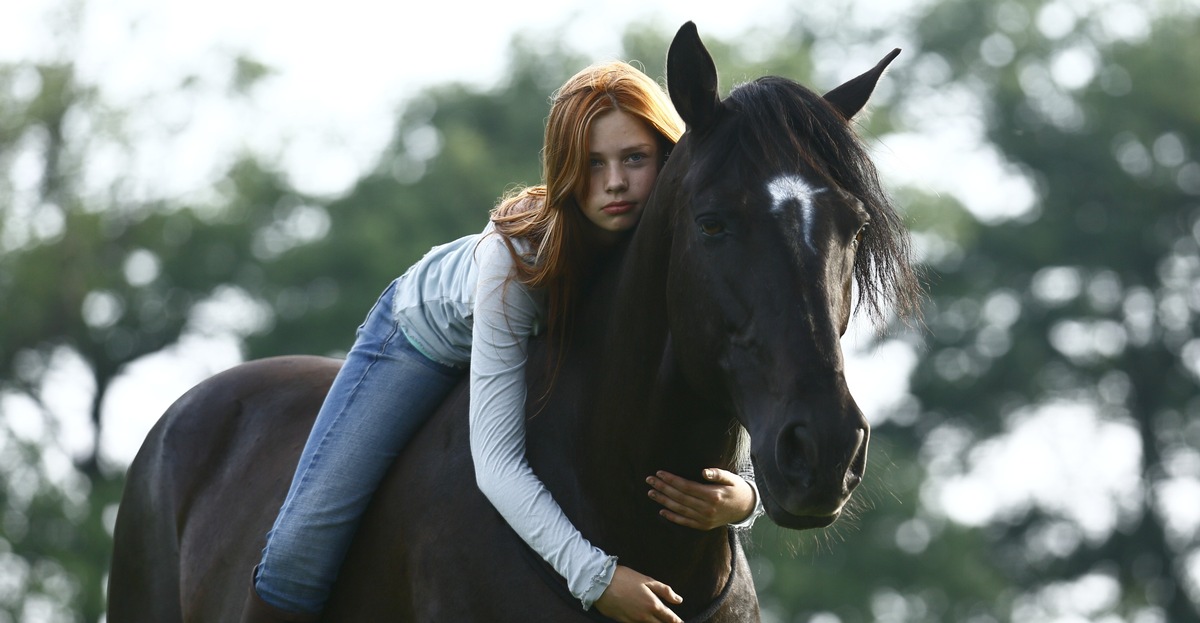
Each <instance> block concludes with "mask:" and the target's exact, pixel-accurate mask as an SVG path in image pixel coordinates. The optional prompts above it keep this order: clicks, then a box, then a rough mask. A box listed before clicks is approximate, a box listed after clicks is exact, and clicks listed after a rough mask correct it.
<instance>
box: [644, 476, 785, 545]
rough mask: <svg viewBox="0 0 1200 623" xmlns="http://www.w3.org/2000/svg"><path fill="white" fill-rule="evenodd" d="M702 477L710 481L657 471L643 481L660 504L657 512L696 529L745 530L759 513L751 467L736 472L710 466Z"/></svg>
mask: <svg viewBox="0 0 1200 623" xmlns="http://www.w3.org/2000/svg"><path fill="white" fill-rule="evenodd" d="M704 479H705V480H707V481H709V482H710V483H712V484H705V483H702V482H696V481H694V480H688V479H686V478H683V477H681V476H677V475H675V474H672V473H670V472H666V471H659V472H658V473H656V474H655V475H653V476H650V477H648V478H646V484H648V485H650V487H651V489H650V491H649V492H648V494H649V496H650V499H652V500H654V501H656V502H658V503H659V504H662V505H663V510H661V511H659V514H660V515H662V516H663V517H665V518H666V519H668V520H670V521H673V522H675V523H677V524H679V525H681V526H687V527H689V528H695V529H697V530H712V529H714V528H719V527H723V526H730V527H732V528H735V529H739V530H744V529H749V528H750V527H751V526H753V525H754V520H755V519H757V518H758V516H759V515H761V514H762V513H763V509H762V501H761V500H760V499H759V497H758V487H756V486H755V484H754V474H753V471H752V470H749V471H746V472H743V474H742V475H738V474H735V473H733V472H730V471H726V470H723V469H718V468H715V467H712V468H708V469H706V470H704Z"/></svg>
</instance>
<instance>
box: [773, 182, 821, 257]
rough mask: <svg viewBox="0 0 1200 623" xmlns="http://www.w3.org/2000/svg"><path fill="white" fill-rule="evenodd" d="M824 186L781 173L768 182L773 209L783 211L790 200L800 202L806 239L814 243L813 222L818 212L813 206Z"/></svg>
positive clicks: (778, 212) (809, 242)
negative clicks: (814, 184) (817, 186)
mask: <svg viewBox="0 0 1200 623" xmlns="http://www.w3.org/2000/svg"><path fill="white" fill-rule="evenodd" d="M824 191H825V189H824V188H813V187H812V186H810V185H809V184H808V182H806V181H805V180H804V178H802V177H800V176H799V175H781V176H779V177H777V178H775V179H773V180H771V181H770V182H768V183H767V192H768V193H770V194H771V211H772V212H775V213H776V214H781V213H783V207H784V206H785V205H787V203H788V202H789V201H795V202H796V203H798V204H800V214H801V216H802V218H803V227H804V241H805V242H807V243H808V244H809V246H812V244H813V233H812V228H813V223H814V222H816V214H815V213H814V208H813V197H815V196H817V195H818V194H820V193H822V192H824Z"/></svg>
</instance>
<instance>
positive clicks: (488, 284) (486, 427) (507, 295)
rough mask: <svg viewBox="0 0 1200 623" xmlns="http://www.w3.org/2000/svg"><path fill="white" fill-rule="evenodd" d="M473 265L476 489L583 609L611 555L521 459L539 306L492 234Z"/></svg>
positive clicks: (610, 570)
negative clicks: (513, 279)
mask: <svg viewBox="0 0 1200 623" xmlns="http://www.w3.org/2000/svg"><path fill="white" fill-rule="evenodd" d="M476 254H477V255H476V257H477V262H478V265H479V272H478V286H477V288H476V295H475V311H474V329H473V334H472V344H471V372H470V377H471V406H470V426H471V455H472V457H473V458H474V461H475V479H476V482H477V483H478V484H479V489H480V490H481V491H482V492H483V494H484V495H485V496H487V498H488V500H490V501H491V503H492V505H494V506H495V507H496V510H498V511H499V512H500V514H501V515H502V516H503V517H504V519H505V521H507V522H508V524H509V525H510V526H512V528H513V530H515V531H516V533H517V534H518V535H519V536H520V537H521V538H522V539H523V540H524V541H525V542H526V543H527V544H529V546H530V547H531V548H532V549H533V550H534V551H536V552H537V553H538V555H539V556H541V557H542V558H543V559H545V560H546V562H548V563H550V565H551V566H552V567H554V569H555V571H557V572H558V573H559V574H560V575H562V576H563V577H564V578H566V580H567V586H568V588H569V589H570V591H571V594H573V595H574V596H575V597H576V598H578V599H579V600H580V602H581V603H582V604H583V607H584V608H585V609H586V608H590V607H591V606H592V604H593V603H595V602H596V600H597V599H599V598H600V596H601V595H602V594H604V591H605V590H606V589H607V588H608V587H609V585H610V583H611V582H612V580H613V575H614V573H615V572H616V569H617V560H616V557H614V556H609V555H607V554H605V553H604V552H603V551H601V550H600V549H599V548H597V547H595V546H594V545H592V544H591V543H589V542H588V541H587V539H585V538H584V537H583V535H582V534H580V532H579V531H578V530H577V529H576V528H575V526H574V525H572V524H571V522H570V520H568V519H567V516H566V515H565V514H564V513H563V511H562V509H561V508H560V507H559V506H558V504H557V503H556V502H555V501H554V499H553V498H552V497H551V495H550V492H549V490H547V489H546V487H545V485H543V484H542V482H541V481H540V480H539V479H538V478H537V476H536V475H534V473H533V470H532V469H531V468H530V467H529V463H528V461H527V460H526V458H525V362H526V355H527V350H528V349H527V346H528V341H529V336H530V335H531V334H532V333H533V329H534V324H535V322H536V321H537V312H538V309H539V308H540V305H538V304H537V302H535V300H534V299H533V298H532V297H531V295H530V293H529V292H528V291H527V290H526V289H525V288H524V287H522V286H521V285H520V284H518V283H515V282H510V283H507V284H506V283H505V281H506V280H507V278H508V276H509V274H510V271H511V269H512V259H511V256H510V255H509V253H508V249H507V247H506V245H505V244H504V241H503V240H502V239H501V238H500V236H499V235H488V236H485V237H484V238H483V240H482V241H481V242H480V244H479V247H478V248H477V250H476Z"/></svg>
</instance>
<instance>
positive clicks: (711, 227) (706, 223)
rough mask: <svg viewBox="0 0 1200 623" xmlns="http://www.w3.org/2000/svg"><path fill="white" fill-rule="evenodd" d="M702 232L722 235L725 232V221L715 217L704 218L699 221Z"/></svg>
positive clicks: (707, 234)
mask: <svg viewBox="0 0 1200 623" xmlns="http://www.w3.org/2000/svg"><path fill="white" fill-rule="evenodd" d="M699 225H700V233H702V234H704V235H705V236H709V237H712V236H720V235H721V234H723V233H725V223H722V222H721V221H718V220H714V219H704V220H702V221H700V222H699Z"/></svg>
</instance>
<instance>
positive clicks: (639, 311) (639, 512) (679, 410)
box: [573, 223, 730, 595]
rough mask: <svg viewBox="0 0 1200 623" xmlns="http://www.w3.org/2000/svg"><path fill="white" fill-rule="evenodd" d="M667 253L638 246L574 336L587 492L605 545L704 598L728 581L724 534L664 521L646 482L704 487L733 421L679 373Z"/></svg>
mask: <svg viewBox="0 0 1200 623" xmlns="http://www.w3.org/2000/svg"><path fill="white" fill-rule="evenodd" d="M645 225H646V223H643V225H642V226H643V227H644V226H645ZM669 250H670V249H669V245H667V244H665V241H663V240H661V239H660V240H649V241H647V240H644V239H643V240H638V239H635V240H633V241H632V242H631V244H630V246H629V248H628V249H626V250H625V252H624V256H623V257H622V258H621V259H620V260H619V261H617V262H616V263H615V264H613V266H612V267H611V270H612V272H611V273H610V274H608V275H605V276H604V277H603V278H602V280H601V283H599V284H598V285H597V286H596V288H597V291H596V292H594V293H593V296H592V297H591V300H592V301H593V303H591V304H589V307H588V308H587V309H584V310H582V314H581V317H580V320H581V321H583V322H586V323H588V324H587V325H585V326H581V327H580V329H581V330H580V331H579V332H577V333H576V335H577V336H578V337H579V339H580V340H581V341H582V343H581V344H579V346H580V348H579V350H578V351H576V354H577V355H579V357H578V358H576V359H575V361H576V363H577V364H578V365H579V366H580V369H579V370H577V372H578V373H579V374H580V376H581V377H582V378H583V379H584V380H583V383H582V388H581V389H582V395H583V397H584V398H583V406H582V412H583V413H582V414H583V419H582V420H581V421H580V422H579V425H580V427H581V432H582V436H583V438H584V440H585V442H586V445H585V449H584V450H583V459H584V462H585V465H584V467H583V470H582V471H583V474H581V485H582V486H583V488H585V489H586V490H587V491H588V492H589V493H588V495H589V497H591V498H592V499H591V502H592V506H591V514H594V515H595V516H596V520H597V523H596V524H595V526H596V527H597V530H599V531H601V532H602V533H603V534H602V536H601V539H602V542H600V543H598V545H600V546H601V547H602V548H611V549H614V550H616V551H617V552H618V555H619V556H620V557H621V559H622V562H623V563H625V564H629V565H630V566H631V567H633V568H635V569H637V570H638V571H641V572H643V573H647V574H649V575H651V576H652V577H657V576H655V575H654V574H655V573H661V574H670V575H673V579H674V581H675V582H676V584H679V585H673V586H674V588H676V589H677V590H688V589H690V590H691V591H692V592H691V594H692V595H698V594H701V593H704V592H708V591H711V590H719V589H720V582H723V581H724V578H725V575H724V573H725V572H727V571H728V561H729V559H728V543H727V541H726V538H725V536H724V531H721V530H716V531H712V532H701V531H697V530H693V529H690V528H683V527H680V526H676V525H674V524H670V523H668V522H667V521H666V520H664V519H662V518H661V517H659V516H658V514H657V511H658V510H659V509H660V508H661V507H660V506H658V505H657V504H656V503H654V502H653V501H651V500H650V499H649V498H648V497H647V496H646V492H647V490H648V489H649V486H648V485H647V484H646V483H645V478H646V477H647V476H650V475H652V474H654V473H655V472H656V471H658V470H667V471H670V472H672V473H675V474H678V475H680V476H683V477H686V478H689V479H692V480H699V479H700V478H701V469H702V468H704V467H712V466H719V465H721V463H722V462H725V461H726V460H727V459H728V456H727V455H728V454H729V447H728V445H729V444H728V443H726V440H727V439H728V433H729V431H728V428H729V426H730V420H729V418H728V417H725V418H722V417H721V415H720V414H715V413H712V412H711V411H712V406H711V405H706V404H703V403H702V402H701V401H700V400H699V399H697V398H696V397H695V394H694V392H692V391H691V390H690V388H689V387H688V386H687V384H686V383H685V382H684V381H683V379H682V377H681V376H680V374H679V373H678V370H677V369H676V366H675V360H674V356H673V354H672V350H671V338H670V333H669V329H668V323H667V315H666V314H667V311H666V310H667V300H666V281H667V268H668V261H669V257H670V255H669ZM598 329H599V330H598ZM585 336H586V337H585ZM573 350H574V348H573ZM601 526H603V528H601ZM614 526H615V528H613V527H614ZM604 539H608V542H603V540H604ZM714 578H715V579H714ZM657 579H660V580H663V581H670V579H672V578H669V577H657ZM714 594H715V593H714Z"/></svg>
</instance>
